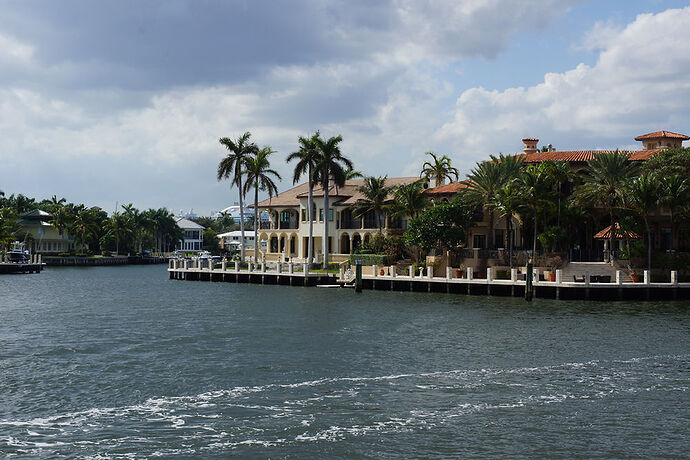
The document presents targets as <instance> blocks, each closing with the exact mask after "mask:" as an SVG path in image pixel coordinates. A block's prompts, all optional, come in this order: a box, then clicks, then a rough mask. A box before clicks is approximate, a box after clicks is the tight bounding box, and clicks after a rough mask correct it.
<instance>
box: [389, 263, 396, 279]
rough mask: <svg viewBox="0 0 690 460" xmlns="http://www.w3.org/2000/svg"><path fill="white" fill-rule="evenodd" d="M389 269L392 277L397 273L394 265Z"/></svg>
mask: <svg viewBox="0 0 690 460" xmlns="http://www.w3.org/2000/svg"><path fill="white" fill-rule="evenodd" d="M390 271H391V272H390V275H391V276H392V277H393V278H395V276H396V275H397V273H395V265H391V267H390Z"/></svg>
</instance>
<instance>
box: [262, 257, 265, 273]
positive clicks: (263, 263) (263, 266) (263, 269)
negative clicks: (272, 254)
mask: <svg viewBox="0 0 690 460" xmlns="http://www.w3.org/2000/svg"><path fill="white" fill-rule="evenodd" d="M261 273H266V262H264V261H263V260H261Z"/></svg>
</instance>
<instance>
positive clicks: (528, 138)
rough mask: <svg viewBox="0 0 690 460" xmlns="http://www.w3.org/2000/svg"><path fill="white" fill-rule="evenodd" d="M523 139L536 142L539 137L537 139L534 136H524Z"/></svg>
mask: <svg viewBox="0 0 690 460" xmlns="http://www.w3.org/2000/svg"><path fill="white" fill-rule="evenodd" d="M523 141H528V142H529V141H534V142H538V141H539V139H537V138H536V137H526V138H524V139H523Z"/></svg>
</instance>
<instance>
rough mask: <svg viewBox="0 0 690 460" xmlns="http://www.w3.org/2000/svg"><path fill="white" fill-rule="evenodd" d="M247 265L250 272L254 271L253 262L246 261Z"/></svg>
mask: <svg viewBox="0 0 690 460" xmlns="http://www.w3.org/2000/svg"><path fill="white" fill-rule="evenodd" d="M247 267H248V268H249V271H250V272H252V271H254V264H253V263H252V262H251V261H250V262H248V263H247Z"/></svg>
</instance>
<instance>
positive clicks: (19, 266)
mask: <svg viewBox="0 0 690 460" xmlns="http://www.w3.org/2000/svg"><path fill="white" fill-rule="evenodd" d="M43 265H44V264H42V263H26V264H23V263H9V262H8V263H0V275H9V274H16V273H41V270H42V269H43Z"/></svg>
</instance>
